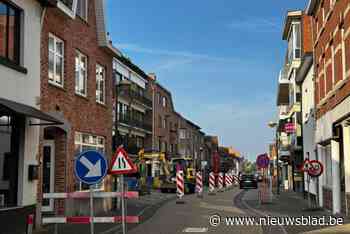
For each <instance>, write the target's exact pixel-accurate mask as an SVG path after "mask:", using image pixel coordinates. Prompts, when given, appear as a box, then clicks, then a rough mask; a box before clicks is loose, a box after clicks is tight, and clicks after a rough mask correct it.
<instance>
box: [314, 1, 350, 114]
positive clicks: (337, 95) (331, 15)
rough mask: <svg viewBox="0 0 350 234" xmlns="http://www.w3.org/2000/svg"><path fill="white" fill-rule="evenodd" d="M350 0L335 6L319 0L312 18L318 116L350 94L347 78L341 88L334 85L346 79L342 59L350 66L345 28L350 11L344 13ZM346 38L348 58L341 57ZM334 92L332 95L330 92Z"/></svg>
mask: <svg viewBox="0 0 350 234" xmlns="http://www.w3.org/2000/svg"><path fill="white" fill-rule="evenodd" d="M349 4H350V3H349V1H348V0H339V1H336V3H335V5H334V6H331V4H330V1H329V0H325V1H323V3H321V4H319V6H318V7H317V9H316V11H315V13H314V15H313V18H312V27H313V46H314V51H315V54H314V63H315V71H316V75H315V77H316V79H315V82H316V86H315V87H316V88H317V90H316V91H315V102H316V105H317V118H320V117H322V116H323V115H324V114H325V113H326V112H328V111H329V110H331V109H333V108H334V107H335V106H336V105H337V104H339V103H340V102H341V101H342V100H344V99H345V98H346V97H348V96H349V94H350V85H349V84H348V83H349V81H348V80H347V81H344V82H345V83H344V85H343V86H339V85H338V87H337V88H338V89H336V88H335V86H336V84H337V83H338V82H341V81H342V80H345V79H346V78H345V74H343V73H344V72H343V63H345V65H346V68H345V70H346V71H348V70H349V69H350V46H349V45H350V37H349V35H350V34H349V35H346V34H347V33H346V32H347V31H348V30H350V11H348V12H347V13H346V14H345V10H346V8H347V7H348V6H349ZM323 12H324V13H323ZM323 15H324V16H325V17H324V18H323ZM342 29H344V32H345V33H344V35H346V38H342V33H341V32H342ZM343 40H345V55H346V61H343V59H342V57H343V50H342V47H341V45H342V41H343ZM332 47H333V53H334V54H333V55H334V57H333V64H334V65H333V64H332V63H329V61H331V59H332ZM327 63H328V65H327ZM325 65H327V66H326V67H325ZM333 74H334V77H333ZM331 92H332V95H330V93H331ZM318 95H319V96H318ZM325 97H327V99H326V98H325Z"/></svg>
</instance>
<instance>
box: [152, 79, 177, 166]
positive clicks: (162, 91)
mask: <svg viewBox="0 0 350 234" xmlns="http://www.w3.org/2000/svg"><path fill="white" fill-rule="evenodd" d="M150 80H151V82H152V83H151V90H152V96H153V113H154V114H153V139H152V141H153V144H152V148H153V150H155V151H158V152H165V153H166V157H167V158H168V159H170V158H171V157H175V156H176V155H177V153H178V151H177V129H178V123H177V119H178V116H177V114H176V113H175V108H174V103H173V99H172V95H171V93H170V91H168V90H167V89H166V88H164V87H163V86H162V85H161V84H159V82H157V80H156V76H155V75H154V74H150Z"/></svg>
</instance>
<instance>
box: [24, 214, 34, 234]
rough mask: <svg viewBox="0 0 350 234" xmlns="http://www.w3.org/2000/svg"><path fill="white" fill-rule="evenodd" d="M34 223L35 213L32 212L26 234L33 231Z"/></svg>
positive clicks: (30, 233) (28, 218)
mask: <svg viewBox="0 0 350 234" xmlns="http://www.w3.org/2000/svg"><path fill="white" fill-rule="evenodd" d="M33 223H34V215H33V214H30V215H28V217H27V232H26V234H32V233H33Z"/></svg>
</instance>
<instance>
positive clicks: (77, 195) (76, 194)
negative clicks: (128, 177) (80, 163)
mask: <svg viewBox="0 0 350 234" xmlns="http://www.w3.org/2000/svg"><path fill="white" fill-rule="evenodd" d="M122 195H123V194H122V193H121V192H94V193H93V197H94V198H113V197H122ZM124 197H126V198H138V197H139V193H138V192H124ZM43 198H44V199H67V198H75V199H87V198H90V193H86V192H73V193H44V194H43Z"/></svg>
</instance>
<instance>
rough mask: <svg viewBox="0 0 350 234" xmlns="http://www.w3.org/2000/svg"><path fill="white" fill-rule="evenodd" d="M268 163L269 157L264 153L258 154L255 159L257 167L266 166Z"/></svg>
mask: <svg viewBox="0 0 350 234" xmlns="http://www.w3.org/2000/svg"><path fill="white" fill-rule="evenodd" d="M269 163H270V159H269V157H268V156H267V155H266V154H262V155H259V156H258V158H257V159H256V164H257V166H258V167H259V168H267V167H268V166H269Z"/></svg>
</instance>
